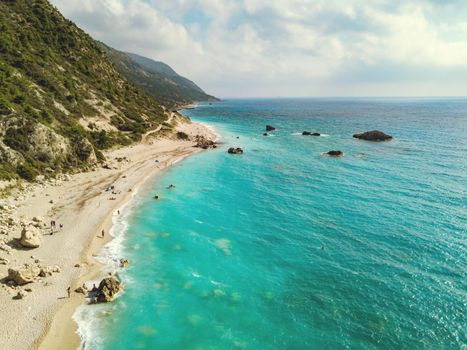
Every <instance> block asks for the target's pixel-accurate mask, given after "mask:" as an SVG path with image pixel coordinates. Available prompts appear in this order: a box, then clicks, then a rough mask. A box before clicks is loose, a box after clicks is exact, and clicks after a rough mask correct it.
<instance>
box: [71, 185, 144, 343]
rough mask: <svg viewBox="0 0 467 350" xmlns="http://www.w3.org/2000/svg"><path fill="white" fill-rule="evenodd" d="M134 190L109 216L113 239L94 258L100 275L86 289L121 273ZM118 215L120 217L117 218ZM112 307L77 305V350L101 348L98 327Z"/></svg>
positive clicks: (133, 202) (126, 280) (107, 305)
mask: <svg viewBox="0 0 467 350" xmlns="http://www.w3.org/2000/svg"><path fill="white" fill-rule="evenodd" d="M137 194H138V190H136V191H134V193H133V195H132V198H131V200H130V201H128V202H127V203H125V204H124V205H123V206H122V207H120V208H119V209H118V210H117V211H115V212H114V213H113V215H112V227H111V229H110V232H109V233H110V235H111V236H112V237H113V239H112V240H111V241H110V242H109V243H107V244H106V245H105V246H104V247H103V248H102V250H101V251H100V252H99V255H98V256H97V257H96V260H98V261H99V262H100V263H101V264H102V265H103V267H102V270H101V271H102V274H101V276H100V278H98V279H96V280H91V281H88V282H87V283H86V284H87V285H88V286H92V285H94V284H95V285H98V284H99V282H100V280H101V279H102V277H103V276H105V275H107V274H108V273H109V272H116V273H117V274H119V272H120V271H121V267H120V259H121V258H122V257H123V253H124V242H125V233H126V232H127V230H128V226H129V218H130V215H131V213H132V211H133V208H134V207H135V206H136V204H137V203H138V201H137V200H136V199H135V198H136V195H137ZM118 212H120V215H119V214H118ZM125 283H132V280H131V279H130V278H129V277H128V276H125ZM112 308H113V305H112V304H98V305H96V304H93V305H87V304H86V305H81V306H80V307H79V308H78V309H77V310H76V311H75V313H74V314H73V320H75V322H76V323H77V325H78V330H77V333H78V335H79V337H80V338H81V344H80V347H79V349H86V350H88V349H100V348H101V347H102V341H103V340H102V337H101V336H100V334H102V331H103V330H102V329H101V328H102V326H101V325H102V324H104V323H103V322H101V319H102V318H104V317H108V316H109V315H111V314H112Z"/></svg>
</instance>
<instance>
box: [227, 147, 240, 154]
mask: <svg viewBox="0 0 467 350" xmlns="http://www.w3.org/2000/svg"><path fill="white" fill-rule="evenodd" d="M227 152H228V153H230V154H243V149H241V148H240V147H230V148H229V150H228V151H227Z"/></svg>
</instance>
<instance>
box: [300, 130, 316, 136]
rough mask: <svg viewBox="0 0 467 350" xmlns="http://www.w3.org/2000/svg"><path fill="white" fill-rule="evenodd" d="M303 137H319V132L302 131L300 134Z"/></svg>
mask: <svg viewBox="0 0 467 350" xmlns="http://www.w3.org/2000/svg"><path fill="white" fill-rule="evenodd" d="M302 135H303V136H321V134H320V133H319V132H311V131H304V132H302Z"/></svg>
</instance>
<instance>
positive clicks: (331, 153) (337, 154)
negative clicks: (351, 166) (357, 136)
mask: <svg viewBox="0 0 467 350" xmlns="http://www.w3.org/2000/svg"><path fill="white" fill-rule="evenodd" d="M326 155H328V156H330V157H342V156H343V155H344V152H342V151H329V152H326Z"/></svg>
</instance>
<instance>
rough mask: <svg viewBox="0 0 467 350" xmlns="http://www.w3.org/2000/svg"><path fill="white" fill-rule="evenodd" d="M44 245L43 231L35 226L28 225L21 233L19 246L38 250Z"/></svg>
mask: <svg viewBox="0 0 467 350" xmlns="http://www.w3.org/2000/svg"><path fill="white" fill-rule="evenodd" d="M41 243H42V234H41V231H40V230H39V229H38V228H37V227H35V226H34V225H27V226H25V227H23V230H22V231H21V239H20V241H19V244H21V246H23V247H25V248H38V247H39V246H40V245H41Z"/></svg>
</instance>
